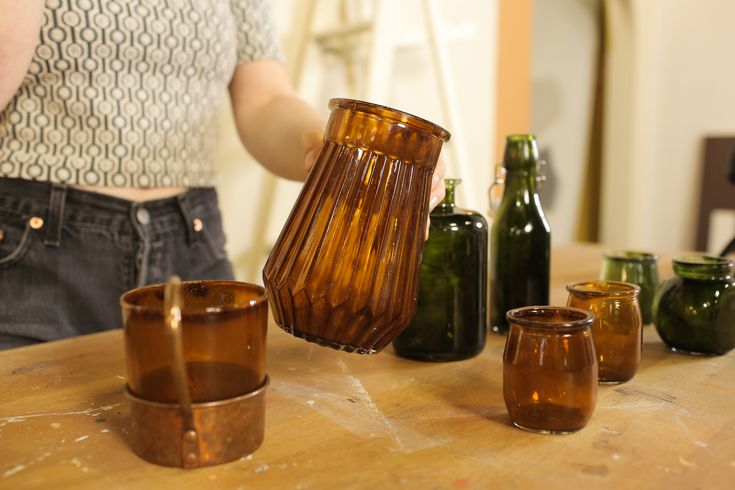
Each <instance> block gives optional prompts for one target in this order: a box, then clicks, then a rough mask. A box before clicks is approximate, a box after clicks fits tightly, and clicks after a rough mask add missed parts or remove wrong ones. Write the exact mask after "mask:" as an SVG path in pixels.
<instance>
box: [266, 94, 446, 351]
mask: <svg viewBox="0 0 735 490" xmlns="http://www.w3.org/2000/svg"><path fill="white" fill-rule="evenodd" d="M329 107H330V109H331V110H332V112H331V116H330V118H329V122H328V124H327V128H326V131H325V133H324V147H323V148H322V151H321V153H320V155H319V157H318V158H317V160H316V163H315V164H314V168H313V169H312V171H311V173H310V175H309V177H308V179H307V180H306V183H305V184H304V187H303V189H302V191H301V194H300V195H299V197H298V199H297V201H296V204H295V205H294V208H293V210H292V211H291V215H290V216H289V218H288V221H287V222H286V224H285V225H284V227H283V230H282V231H281V234H280V236H279V237H278V240H277V241H276V244H275V246H274V248H273V250H272V251H271V254H270V256H269V257H268V261H267V263H266V265H265V268H264V270H263V280H264V282H265V285H266V289H267V290H268V296H269V301H270V303H271V306H272V309H273V316H274V318H275V320H276V323H278V325H280V326H281V328H283V329H284V330H286V331H287V332H290V333H292V334H293V335H295V336H297V337H302V338H304V339H306V340H308V341H311V342H316V343H319V344H321V345H327V346H330V347H334V348H337V349H343V350H346V351H349V352H353V351H354V352H358V353H366V354H373V353H376V352H379V351H380V350H382V349H383V348H384V347H385V346H387V345H388V344H390V343H391V342H392V341H393V340H394V339H395V338H396V337H397V336H398V334H399V333H400V332H401V330H403V329H404V328H405V327H406V326H407V325H408V323H409V322H410V321H411V318H412V317H413V315H414V312H415V310H416V298H417V294H418V279H419V271H420V265H421V253H422V250H423V246H424V233H425V227H426V217H427V216H428V211H429V193H430V190H431V180H432V175H433V173H434V167H435V166H436V162H437V159H438V158H439V152H440V151H441V147H442V144H443V143H444V142H445V141H447V140H448V139H449V133H448V132H447V131H445V130H444V129H442V128H440V127H439V126H436V125H435V124H432V123H430V122H429V121H426V120H424V119H421V118H418V117H416V116H412V115H410V114H406V113H404V112H401V111H397V110H395V109H390V108H388V107H384V106H380V105H376V104H371V103H368V102H361V101H357V100H350V99H332V100H331V101H330V103H329Z"/></svg>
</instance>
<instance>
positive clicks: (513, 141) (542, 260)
mask: <svg viewBox="0 0 735 490" xmlns="http://www.w3.org/2000/svg"><path fill="white" fill-rule="evenodd" d="M538 164H539V159H538V146H537V145H536V138H535V137H534V136H533V135H516V136H508V137H507V139H506V144H505V155H504V157H503V167H504V168H505V171H506V175H505V181H504V183H505V190H504V191H503V198H502V200H501V201H500V206H499V207H498V211H497V212H496V213H495V219H494V221H493V225H492V230H491V232H490V326H491V328H492V330H493V332H496V333H500V334H507V333H508V323H507V320H506V317H505V314H506V312H508V311H509V310H512V309H514V308H519V307H522V306H540V305H548V304H549V275H550V268H551V251H550V248H551V229H550V228H549V223H548V222H547V221H546V217H545V216H544V211H543V209H542V208H541V200H540V199H539V195H538V192H537V190H536V185H537V181H538V180H539V178H538V176H537V168H538Z"/></svg>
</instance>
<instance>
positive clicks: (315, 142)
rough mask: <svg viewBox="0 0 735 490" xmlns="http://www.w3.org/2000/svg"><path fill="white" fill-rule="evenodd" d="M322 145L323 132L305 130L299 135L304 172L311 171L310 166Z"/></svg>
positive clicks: (312, 164)
mask: <svg viewBox="0 0 735 490" xmlns="http://www.w3.org/2000/svg"><path fill="white" fill-rule="evenodd" d="M322 146H324V133H322V132H321V131H307V132H306V133H304V135H303V136H302V137H301V148H303V150H304V168H305V169H306V172H307V173H309V172H311V168H312V167H313V166H314V163H315V162H316V158H317V157H318V156H319V152H321V151H322Z"/></svg>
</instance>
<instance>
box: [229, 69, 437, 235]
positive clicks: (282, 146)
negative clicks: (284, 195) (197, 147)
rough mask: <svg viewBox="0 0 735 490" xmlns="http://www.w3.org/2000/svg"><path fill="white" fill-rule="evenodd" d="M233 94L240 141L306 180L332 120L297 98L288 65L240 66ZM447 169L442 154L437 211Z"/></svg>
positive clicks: (276, 169) (275, 167)
mask: <svg viewBox="0 0 735 490" xmlns="http://www.w3.org/2000/svg"><path fill="white" fill-rule="evenodd" d="M230 97H231V99H232V107H233V110H234V113H235V122H236V124H237V130H238V132H239V133H240V140H241V141H242V142H243V144H244V145H245V147H246V148H247V149H248V151H249V152H250V154H251V155H253V157H255V159H256V160H258V161H259V162H260V163H262V164H263V165H264V166H265V167H266V168H268V169H269V170H271V171H272V172H273V173H275V174H277V175H280V176H281V177H285V178H287V179H293V180H304V179H306V175H307V173H308V169H309V168H310V167H311V165H312V164H313V163H314V159H315V158H316V157H317V156H318V152H319V150H320V149H321V146H322V131H323V130H324V127H325V126H326V122H325V121H324V120H323V119H322V118H321V117H320V116H319V114H318V113H317V112H316V110H315V109H314V108H313V107H312V106H310V105H309V104H307V103H306V102H304V101H302V100H300V99H299V98H298V97H296V95H295V92H294V90H293V88H292V87H291V83H290V81H289V78H288V74H287V73H286V69H285V67H284V66H283V65H282V64H281V63H279V62H277V61H253V62H250V63H246V64H242V65H239V66H238V67H237V69H236V70H235V75H234V76H233V78H232V81H231V82H230ZM444 172H445V167H444V161H443V160H442V159H441V158H440V159H439V162H438V163H437V166H436V169H435V171H434V178H433V181H432V183H431V195H430V199H429V207H430V208H431V209H433V208H434V207H436V205H437V204H439V202H440V201H441V200H442V199H444V192H445V188H444V180H443V179H444ZM428 230H429V228H428V222H427V227H426V232H427V234H428Z"/></svg>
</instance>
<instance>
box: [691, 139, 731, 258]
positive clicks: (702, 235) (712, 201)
mask: <svg viewBox="0 0 735 490" xmlns="http://www.w3.org/2000/svg"><path fill="white" fill-rule="evenodd" d="M715 209H730V210H733V211H735V137H710V138H706V139H705V143H704V165H703V168H702V183H701V190H700V197H699V215H698V218H697V246H696V248H697V250H703V251H704V250H707V248H708V243H707V241H708V238H709V226H710V215H711V214H712V212H713V211H714V210H715ZM733 248H735V237H733V240H732V241H731V242H730V244H729V245H727V246H726V247H725V249H724V250H723V251H722V253H721V255H726V254H728V253H732V252H733Z"/></svg>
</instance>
